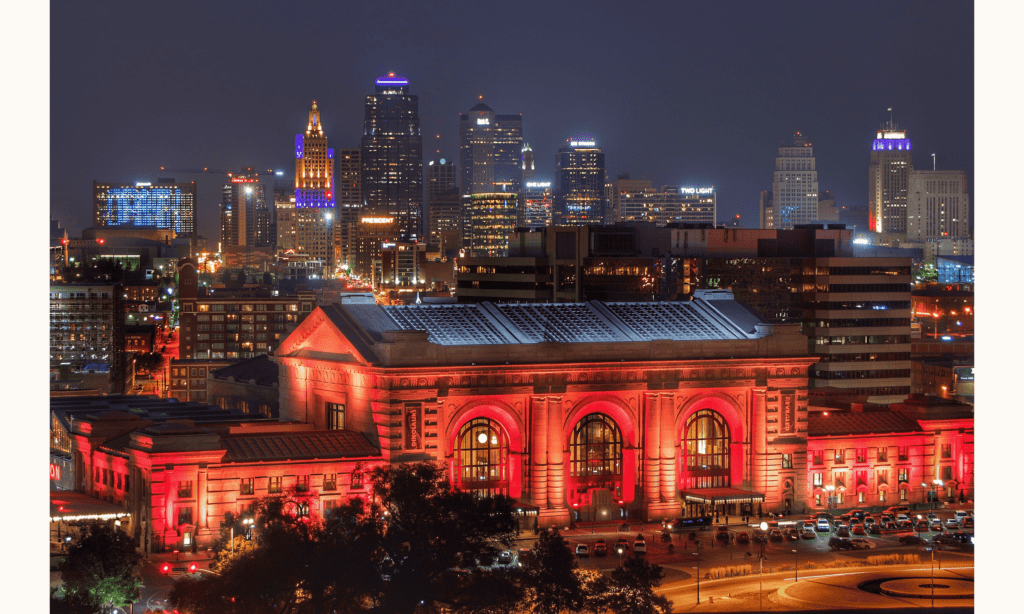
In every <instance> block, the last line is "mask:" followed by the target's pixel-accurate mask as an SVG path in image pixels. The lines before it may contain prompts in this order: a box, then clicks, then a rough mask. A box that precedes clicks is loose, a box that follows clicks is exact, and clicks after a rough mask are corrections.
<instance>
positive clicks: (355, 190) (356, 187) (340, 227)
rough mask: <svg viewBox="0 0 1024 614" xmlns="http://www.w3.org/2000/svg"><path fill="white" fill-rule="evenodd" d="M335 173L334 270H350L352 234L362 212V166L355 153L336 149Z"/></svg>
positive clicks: (356, 152)
mask: <svg viewBox="0 0 1024 614" xmlns="http://www.w3.org/2000/svg"><path fill="white" fill-rule="evenodd" d="M335 159H336V160H337V161H338V169H337V172H336V173H335V175H334V185H335V188H336V189H337V191H336V192H335V194H334V196H335V204H334V209H335V212H336V213H337V219H336V220H335V224H334V262H335V265H336V266H342V267H344V266H351V263H350V262H349V259H350V258H351V257H352V242H353V241H352V233H353V232H354V229H355V224H357V223H358V222H359V216H360V215H361V214H362V211H363V194H362V190H363V187H362V186H363V181H362V173H363V168H362V163H361V161H360V160H361V159H362V156H361V153H360V150H359V149H339V150H337V152H336V154H335Z"/></svg>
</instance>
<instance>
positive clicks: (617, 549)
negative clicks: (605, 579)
mask: <svg viewBox="0 0 1024 614" xmlns="http://www.w3.org/2000/svg"><path fill="white" fill-rule="evenodd" d="M615 551H616V552H618V553H619V567H622V546H619V547H618V548H616V549H615Z"/></svg>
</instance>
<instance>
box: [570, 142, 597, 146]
mask: <svg viewBox="0 0 1024 614" xmlns="http://www.w3.org/2000/svg"><path fill="white" fill-rule="evenodd" d="M569 145H570V146H572V147H595V146H597V141H569Z"/></svg>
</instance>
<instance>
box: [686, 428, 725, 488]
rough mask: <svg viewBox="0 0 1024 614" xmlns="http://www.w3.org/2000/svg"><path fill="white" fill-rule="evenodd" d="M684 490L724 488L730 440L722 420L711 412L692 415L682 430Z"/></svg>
mask: <svg viewBox="0 0 1024 614" xmlns="http://www.w3.org/2000/svg"><path fill="white" fill-rule="evenodd" d="M682 443H683V450H684V451H685V452H684V458H683V470H684V471H683V484H682V486H683V488H685V489H687V490H691V489H695V488H727V487H729V486H731V485H732V481H731V479H730V468H729V453H730V452H731V444H732V441H731V439H730V437H729V425H728V424H727V423H726V421H725V418H724V417H722V415H721V414H719V413H718V412H716V411H714V410H713V409H701V410H699V411H696V412H694V413H693V414H692V415H691V416H690V418H689V419H688V420H687V421H686V427H685V428H684V429H683V442H682Z"/></svg>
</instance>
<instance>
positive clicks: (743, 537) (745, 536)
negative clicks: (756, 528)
mask: <svg viewBox="0 0 1024 614" xmlns="http://www.w3.org/2000/svg"><path fill="white" fill-rule="evenodd" d="M736 543H737V544H749V543H750V534H749V533H747V532H746V531H740V532H739V533H737V534H736Z"/></svg>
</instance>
